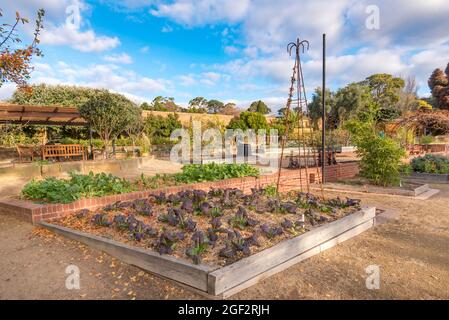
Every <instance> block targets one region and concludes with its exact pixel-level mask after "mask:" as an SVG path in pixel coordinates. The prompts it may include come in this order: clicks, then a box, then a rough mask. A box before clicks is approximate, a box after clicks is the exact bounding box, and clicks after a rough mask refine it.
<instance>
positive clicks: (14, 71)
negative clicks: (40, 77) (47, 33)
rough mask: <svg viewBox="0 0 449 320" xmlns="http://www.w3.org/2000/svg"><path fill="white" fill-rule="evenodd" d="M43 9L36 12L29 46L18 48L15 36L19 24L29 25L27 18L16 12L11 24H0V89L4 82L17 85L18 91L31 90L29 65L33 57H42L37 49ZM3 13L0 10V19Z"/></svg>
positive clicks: (17, 37) (18, 39)
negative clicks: (34, 25) (32, 36)
mask: <svg viewBox="0 0 449 320" xmlns="http://www.w3.org/2000/svg"><path fill="white" fill-rule="evenodd" d="M44 14H45V11H44V9H39V10H38V12H37V19H36V27H35V30H34V38H33V41H32V42H31V44H29V45H26V46H24V47H20V43H21V42H22V40H21V39H20V37H19V35H18V34H17V27H18V26H19V25H20V24H27V23H29V21H28V19H27V18H24V17H22V16H21V15H20V13H19V12H16V18H15V21H14V23H13V24H9V23H1V24H0V87H1V86H2V85H3V83H5V82H12V83H15V84H17V86H18V87H19V89H23V90H26V91H29V90H31V89H30V87H29V86H28V80H29V78H30V73H31V71H32V70H33V67H32V66H31V65H30V63H31V58H32V57H33V56H42V52H41V51H40V50H39V48H38V47H37V46H38V44H39V34H40V32H41V30H42V28H43V25H42V20H43V17H44ZM2 17H3V12H2V10H1V9H0V18H2Z"/></svg>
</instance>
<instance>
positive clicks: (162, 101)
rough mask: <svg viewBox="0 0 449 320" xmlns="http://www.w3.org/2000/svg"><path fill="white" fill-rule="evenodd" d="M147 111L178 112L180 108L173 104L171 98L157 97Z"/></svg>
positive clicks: (173, 99) (173, 101) (173, 100)
mask: <svg viewBox="0 0 449 320" xmlns="http://www.w3.org/2000/svg"><path fill="white" fill-rule="evenodd" d="M149 110H152V111H171V112H176V111H180V107H179V106H178V105H177V104H176V103H175V98H173V97H162V96H157V97H156V98H154V99H153V101H152V102H151V107H150V109H149Z"/></svg>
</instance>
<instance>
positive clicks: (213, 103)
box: [207, 99, 224, 113]
mask: <svg viewBox="0 0 449 320" xmlns="http://www.w3.org/2000/svg"><path fill="white" fill-rule="evenodd" d="M223 107H224V103H223V102H221V101H218V100H215V99H212V100H209V101H208V102H207V110H208V112H209V113H220V111H221V110H222V109H223Z"/></svg>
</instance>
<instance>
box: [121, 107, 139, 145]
mask: <svg viewBox="0 0 449 320" xmlns="http://www.w3.org/2000/svg"><path fill="white" fill-rule="evenodd" d="M143 130H144V122H143V119H142V110H141V108H140V109H139V108H137V107H132V108H131V112H130V115H129V123H128V125H127V126H126V128H125V132H126V134H127V136H128V137H129V138H130V139H131V142H132V147H133V153H134V150H135V148H136V142H137V140H138V139H139V138H140V137H141V135H142V133H143Z"/></svg>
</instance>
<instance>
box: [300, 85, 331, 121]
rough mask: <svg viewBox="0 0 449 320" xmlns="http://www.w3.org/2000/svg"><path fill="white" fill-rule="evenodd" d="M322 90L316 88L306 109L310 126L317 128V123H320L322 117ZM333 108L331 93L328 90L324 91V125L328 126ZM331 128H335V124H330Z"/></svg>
mask: <svg viewBox="0 0 449 320" xmlns="http://www.w3.org/2000/svg"><path fill="white" fill-rule="evenodd" d="M322 96H323V93H322V90H321V88H316V89H315V93H314V94H313V96H312V101H311V102H310V103H309V105H308V106H307V108H308V109H309V117H310V120H311V122H312V124H313V125H314V126H315V127H317V126H318V124H319V123H321V119H322V117H323V112H322V109H323V106H322V103H323V102H322V101H323V100H322ZM334 106H335V99H334V93H332V92H331V91H330V90H329V89H326V119H327V121H326V125H327V126H328V127H329V126H330V121H329V114H330V112H331V110H332V109H333V108H334ZM332 127H335V124H332Z"/></svg>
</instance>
